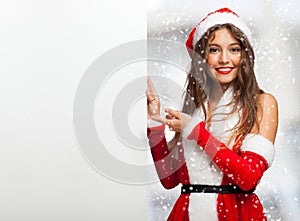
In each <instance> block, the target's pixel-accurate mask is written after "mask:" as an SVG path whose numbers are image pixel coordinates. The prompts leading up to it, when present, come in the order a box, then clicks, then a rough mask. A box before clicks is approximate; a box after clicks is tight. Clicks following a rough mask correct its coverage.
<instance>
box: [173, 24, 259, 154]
mask: <svg viewBox="0 0 300 221" xmlns="http://www.w3.org/2000/svg"><path fill="white" fill-rule="evenodd" d="M223 28H226V29H227V30H228V31H230V33H231V34H232V35H233V36H234V37H235V38H236V39H237V41H238V42H239V44H240V46H241V61H240V64H239V68H238V75H237V78H236V79H234V80H233V82H231V85H232V88H233V100H232V101H231V102H230V103H229V104H227V105H228V106H229V105H232V104H233V109H232V111H231V112H230V113H224V117H225V118H226V117H229V116H230V115H231V114H232V113H234V112H236V111H241V110H242V113H243V116H242V117H241V119H240V121H239V122H238V123H237V124H236V125H235V126H234V127H233V128H231V129H230V131H234V133H233V135H232V137H231V139H232V138H233V137H236V136H237V135H240V137H241V139H242V135H246V134H248V133H249V132H250V131H251V129H252V127H253V126H254V125H255V124H256V126H258V124H257V117H256V113H257V102H256V97H257V95H258V94H260V93H263V91H262V90H260V89H259V86H258V83H257V81H256V77H255V74H254V51H253V48H252V46H251V45H250V43H249V40H248V39H247V36H245V34H244V33H243V32H242V31H241V30H240V29H239V28H237V27H236V26H234V25H232V24H229V23H227V24H222V25H215V26H213V27H211V28H209V29H208V30H207V32H206V33H205V34H204V35H203V36H202V37H201V39H200V40H199V41H198V42H197V43H196V46H195V49H194V52H193V57H192V62H191V69H190V71H189V73H188V75H187V79H186V90H185V93H184V95H183V96H184V103H183V108H182V112H184V113H186V114H189V115H192V114H193V113H194V111H195V110H196V109H197V108H201V109H202V111H203V113H204V115H205V121H206V122H210V121H211V118H212V116H210V117H208V112H207V109H206V107H205V102H206V101H210V99H211V98H215V97H216V96H221V95H222V92H221V93H218V92H220V89H221V86H220V84H219V82H218V80H217V79H215V78H214V77H213V76H212V74H211V73H210V70H209V66H208V64H207V63H206V59H207V56H208V52H209V51H208V50H209V49H208V43H209V41H210V39H211V38H213V37H214V34H215V32H216V31H217V30H220V29H223ZM180 139H181V133H180V132H177V133H175V136H174V138H173V139H172V140H171V141H170V147H171V148H172V147H174V146H176V144H177V142H178V141H179V140H180ZM231 139H230V140H231Z"/></svg>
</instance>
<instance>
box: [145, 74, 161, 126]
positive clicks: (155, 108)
mask: <svg viewBox="0 0 300 221" xmlns="http://www.w3.org/2000/svg"><path fill="white" fill-rule="evenodd" d="M146 96H147V118H148V120H154V121H158V122H162V118H161V116H160V99H159V96H158V94H157V92H156V90H155V87H154V85H153V82H152V80H151V78H150V77H147V90H146Z"/></svg>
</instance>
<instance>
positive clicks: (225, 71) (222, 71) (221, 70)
mask: <svg viewBox="0 0 300 221" xmlns="http://www.w3.org/2000/svg"><path fill="white" fill-rule="evenodd" d="M215 70H216V71H217V72H218V73H219V74H222V75H226V74H230V72H231V71H232V70H233V67H219V68H216V69H215Z"/></svg>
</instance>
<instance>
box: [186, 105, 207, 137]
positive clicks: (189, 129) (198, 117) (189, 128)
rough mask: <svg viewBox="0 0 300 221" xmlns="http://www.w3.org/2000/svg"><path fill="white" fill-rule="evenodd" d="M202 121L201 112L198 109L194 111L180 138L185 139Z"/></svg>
mask: <svg viewBox="0 0 300 221" xmlns="http://www.w3.org/2000/svg"><path fill="white" fill-rule="evenodd" d="M203 120H204V115H203V111H201V110H200V108H198V109H196V110H195V112H194V114H193V116H192V119H191V121H190V122H189V123H188V125H186V127H185V128H183V130H182V137H183V138H185V139H187V137H188V136H189V135H190V134H191V132H192V130H193V129H194V127H195V126H196V125H197V124H198V123H200V122H201V121H203Z"/></svg>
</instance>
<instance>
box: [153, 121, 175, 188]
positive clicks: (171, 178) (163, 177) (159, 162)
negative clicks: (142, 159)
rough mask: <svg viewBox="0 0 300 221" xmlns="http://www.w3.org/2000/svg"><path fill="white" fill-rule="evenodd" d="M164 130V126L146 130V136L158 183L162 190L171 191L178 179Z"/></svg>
mask: <svg viewBox="0 0 300 221" xmlns="http://www.w3.org/2000/svg"><path fill="white" fill-rule="evenodd" d="M164 129H165V126H164V125H161V126H157V127H152V128H147V135H148V139H149V145H150V147H151V154H152V158H153V161H154V162H155V168H156V171H157V174H158V177H159V179H160V182H161V184H162V185H163V186H164V188H166V189H171V188H174V187H176V186H177V185H178V184H179V179H178V177H177V163H176V159H175V158H172V157H171V153H170V150H169V148H168V144H167V141H166V138H165V133H164Z"/></svg>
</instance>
